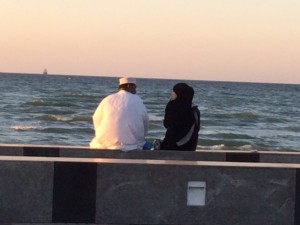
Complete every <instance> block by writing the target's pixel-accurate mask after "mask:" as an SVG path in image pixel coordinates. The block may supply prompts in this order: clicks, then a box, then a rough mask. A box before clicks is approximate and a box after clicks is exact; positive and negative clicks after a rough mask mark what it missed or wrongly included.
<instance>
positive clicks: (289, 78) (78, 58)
mask: <svg viewBox="0 0 300 225" xmlns="http://www.w3.org/2000/svg"><path fill="white" fill-rule="evenodd" d="M0 5H1V7H0V29H1V34H0V72H13V73H42V72H43V70H44V69H45V68H47V70H48V73H49V74H64V75H93V76H134V77H146V78H167V79H192V80H213V81H242V82H268V83H294V84H300V1H299V0H205V1H204V0H0Z"/></svg>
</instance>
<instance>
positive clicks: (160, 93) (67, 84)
mask: <svg viewBox="0 0 300 225" xmlns="http://www.w3.org/2000/svg"><path fill="white" fill-rule="evenodd" d="M0 80H1V83H0V93H1V96H2V98H1V100H0V103H1V106H2V107H1V111H0V121H1V125H0V143H2V144H24V145H26V144H33V145H64V146H85V147H87V146H88V145H89V142H90V140H91V139H92V138H93V135H94V130H93V125H92V115H93V113H94V111H95V109H96V107H97V106H98V104H99V102H100V101H101V100H102V99H103V98H104V97H105V96H107V95H109V94H111V93H114V92H116V91H117V88H118V77H99V76H81V75H52V74H51V75H42V74H28V73H26V74H22V73H0ZM178 82H186V83H188V84H189V85H191V86H192V87H193V88H194V90H195V96H194V104H196V105H198V107H199V109H200V111H201V129H200V133H199V140H198V146H197V149H220V150H221V149H239V150H276V151H279V150H296V151H297V150H300V147H299V141H298V140H299V138H300V127H299V125H298V124H299V122H300V104H299V103H300V100H299V94H300V85H298V84H272V83H250V82H249V83H248V82H224V81H201V80H175V79H158V78H137V94H138V95H139V96H140V97H141V98H142V99H143V101H144V104H145V105H146V107H147V110H148V114H149V118H150V127H149V134H148V136H147V140H149V141H152V140H154V139H162V138H163V137H164V134H165V128H164V127H163V116H164V110H165V106H166V104H167V102H168V100H169V97H170V94H171V91H172V87H173V86H174V85H175V84H176V83H178Z"/></svg>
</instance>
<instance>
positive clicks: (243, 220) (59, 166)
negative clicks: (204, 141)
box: [0, 156, 300, 225]
mask: <svg viewBox="0 0 300 225" xmlns="http://www.w3.org/2000/svg"><path fill="white" fill-rule="evenodd" d="M299 169H300V165H299V164H277V163H245V162H222V161H219V162H217V161H215V162H211V161H184V160H142V159H112V158H102V159H101V158H98V159H91V158H70V157H68V158H66V157H24V156H12V157H11V156H0V177H1V179H0V224H6V225H7V224H33V223H35V224H51V223H52V224H60V223H82V224H116V225H117V224H118V225H121V224H152V225H154V224H176V225H179V224H180V225H189V224H201V225H208V224H209V225H212V224H213V225H260V224H268V225H299V224H300V207H299V205H300V197H299V196H300V176H299V174H300V173H299V171H300V170H299ZM191 182H199V183H191ZM201 182H202V183H201ZM197 184H205V187H202V188H201V186H199V187H197ZM189 185H190V187H189V188H188V186H189ZM188 193H189V194H188ZM188 201H189V202H188ZM195 203H197V204H198V205H196V206H194V205H193V204H195Z"/></svg>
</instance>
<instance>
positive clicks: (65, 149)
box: [0, 144, 300, 163]
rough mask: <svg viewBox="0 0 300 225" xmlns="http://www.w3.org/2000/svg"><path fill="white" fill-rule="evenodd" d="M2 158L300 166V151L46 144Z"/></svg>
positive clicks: (6, 150) (9, 149)
mask: <svg viewBox="0 0 300 225" xmlns="http://www.w3.org/2000/svg"><path fill="white" fill-rule="evenodd" d="M0 155H3V156H5V155H8V156H41V157H75V158H116V159H162V160H188V161H227V162H266V163H300V151H299V152H298V151H289V152H288V151H286V152H280V151H238V150H199V151H196V152H185V151H147V150H144V151H130V152H122V151H118V150H95V149H90V148H88V147H76V146H45V145H24V146H23V145H22V146H21V145H9V144H7V145H5V144H2V145H0Z"/></svg>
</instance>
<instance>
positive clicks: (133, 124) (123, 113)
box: [90, 90, 149, 151]
mask: <svg viewBox="0 0 300 225" xmlns="http://www.w3.org/2000/svg"><path fill="white" fill-rule="evenodd" d="M93 123H94V129H95V137H94V138H93V140H92V141H91V142H90V147H91V148H99V149H120V150H125V151H129V150H135V149H143V146H144V144H145V137H146V135H147V133H148V123H149V117H148V113H147V109H146V107H145V105H144V103H143V101H142V99H141V98H140V97H139V96H137V95H135V94H132V93H130V92H127V91H124V90H121V91H119V92H117V93H115V94H112V95H109V96H107V97H106V98H104V99H103V100H102V101H101V103H100V104H99V106H98V108H97V109H96V111H95V113H94V115H93Z"/></svg>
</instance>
